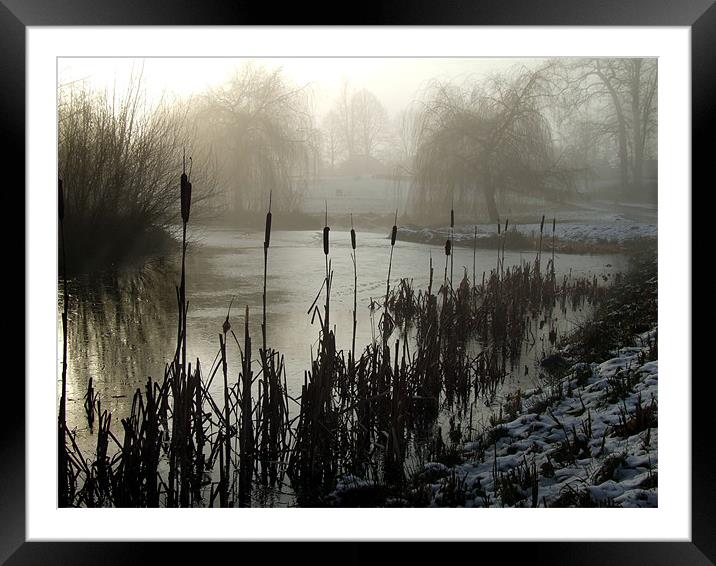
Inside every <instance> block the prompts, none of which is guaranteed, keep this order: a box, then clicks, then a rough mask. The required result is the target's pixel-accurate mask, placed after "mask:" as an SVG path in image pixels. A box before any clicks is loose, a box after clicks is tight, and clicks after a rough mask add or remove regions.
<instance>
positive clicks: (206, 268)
mask: <svg viewBox="0 0 716 566" xmlns="http://www.w3.org/2000/svg"><path fill="white" fill-rule="evenodd" d="M190 234H191V238H192V241H191V244H190V247H189V250H188V255H187V300H188V304H189V306H188V320H187V336H188V350H189V356H187V358H188V359H191V360H193V361H194V360H196V359H197V358H198V359H199V360H200V361H201V367H202V369H203V371H204V374H205V375H206V374H207V373H208V370H209V368H210V367H211V366H212V364H213V363H214V362H215V360H216V356H217V352H218V350H219V334H220V333H221V332H222V324H223V323H224V320H225V319H226V317H227V313H228V314H229V321H230V323H231V325H232V328H233V329H234V331H235V332H236V335H237V337H238V338H239V340H240V341H241V336H242V334H243V326H244V312H245V307H246V306H247V305H248V307H249V312H250V317H249V318H250V329H251V334H252V337H253V341H254V358H255V359H258V347H259V345H260V340H261V316H262V315H261V310H262V307H261V303H262V286H263V237H264V234H263V232H242V231H239V230H231V229H226V228H198V229H197V228H194V229H191V230H190ZM357 240H358V249H357V265H358V293H357V296H358V324H357V329H356V349H357V350H358V351H360V350H362V348H363V347H364V346H366V345H367V344H369V343H370V342H371V341H372V340H373V339H374V335H377V333H378V328H377V324H378V317H379V313H378V314H376V316H375V319H373V318H372V317H371V315H370V308H369V305H370V303H371V300H372V299H376V300H378V301H379V302H382V297H383V296H384V295H385V289H386V278H387V271H388V261H389V256H390V240H389V239H388V238H387V236H386V234H384V233H371V232H359V233H358V235H357ZM330 241H331V244H330V259H331V262H332V269H333V272H334V279H333V284H332V290H331V325H332V326H334V327H335V333H336V342H337V347H338V348H339V349H345V350H349V349H350V347H351V338H352V320H353V314H352V309H353V292H354V289H353V263H352V259H351V247H350V234H349V233H348V232H342V231H335V232H331V234H330ZM177 248H179V245H177ZM545 251H546V253H549V250H548V249H547V250H545ZM534 255H535V254H534V252H533V251H524V252H519V251H509V250H507V251H506V252H505V261H504V265H505V267H509V266H512V265H519V264H520V263H521V262H522V261H532V260H533V259H534ZM431 257H432V259H433V263H434V268H435V271H434V273H435V276H434V277H435V283H434V286H435V287H439V285H440V283H441V282H442V278H443V273H444V269H445V255H444V250H443V247H442V246H440V245H428V244H422V243H411V242H401V241H400V233H399V234H398V242H397V244H396V246H395V249H394V252H393V263H392V271H391V284H392V285H396V284H397V283H398V281H399V280H400V279H401V278H407V279H411V280H412V283H413V287H414V289H415V290H416V291H417V290H418V289H426V288H427V286H428V281H429V265H430V258H431ZM496 257H497V252H496V251H495V250H486V249H478V250H477V252H476V256H475V271H476V274H477V279H478V282H479V281H480V279H481V277H482V273H483V271H486V272H488V273H489V271H490V270H491V269H493V268H494V267H495V264H496ZM179 259H180V258H179V256H178V253H177V254H176V255H173V256H170V257H165V258H157V259H152V260H150V261H147V262H146V263H145V264H144V265H142V266H141V267H133V268H129V267H128V268H124V269H121V270H110V271H107V272H106V273H103V274H102V275H93V276H84V277H78V278H76V279H73V280H71V281H70V282H68V291H69V295H70V302H69V346H68V347H69V350H68V357H69V360H68V399H67V413H68V415H67V420H68V427H69V428H70V429H71V430H75V431H76V432H77V440H78V444H79V446H80V448H82V450H83V451H85V450H87V451H92V450H93V448H94V443H95V442H96V441H95V440H94V438H93V435H92V433H91V431H90V429H89V426H88V423H87V419H86V417H85V412H84V408H83V404H84V396H85V394H86V392H87V384H88V380H89V378H92V381H93V386H94V389H95V391H96V392H97V393H98V394H99V396H100V399H101V402H102V408H103V409H105V408H107V409H109V410H110V412H112V414H113V421H114V422H115V426H118V423H119V419H121V418H123V417H125V416H127V414H128V413H129V411H130V408H131V402H132V395H133V393H134V391H135V390H136V389H137V388H143V387H144V384H145V383H146V380H147V377H149V376H152V377H153V378H154V379H156V380H161V378H162V377H163V375H164V369H165V364H166V363H167V362H168V361H170V360H171V359H172V357H173V355H174V348H175V345H176V335H177V318H178V317H177V305H176V285H178V282H179V268H178V264H179ZM324 262H325V259H324V255H323V251H322V234H321V232H320V231H274V232H273V233H272V237H271V247H270V250H269V258H268V281H267V302H268V305H267V341H268V345H269V346H270V347H273V348H275V349H277V350H279V351H280V352H281V353H282V354H283V355H284V356H285V364H286V372H287V375H286V377H287V388H288V394H289V395H290V396H292V397H297V396H298V395H300V391H301V385H302V384H303V380H304V370H306V369H308V368H309V367H310V360H311V352H312V349H313V350H314V351H315V347H316V344H317V340H318V335H319V330H320V328H319V322H318V319H316V320H315V321H314V322H313V323H312V321H311V316H310V315H309V314H308V310H309V307H310V306H311V304H312V303H313V301H314V299H315V298H316V295H317V294H318V292H319V290H320V289H321V285H322V283H323V279H324V275H325V263H324ZM543 263H545V264H546V261H543ZM626 263H627V260H626V258H625V257H623V256H619V255H566V254H557V255H556V256H555V267H556V273H557V280H558V281H560V280H561V278H562V276H563V275H565V274H566V275H571V276H573V277H577V276H587V277H589V278H590V279H591V278H592V277H593V276H595V275H596V276H597V277H598V278H600V282H604V281H609V280H610V278H612V277H613V276H614V274H615V273H617V272H620V271H624V270H625V268H626ZM448 272H449V268H448ZM472 272H473V249H472V247H457V248H455V249H454V255H453V273H454V280H455V285H456V286H457V283H458V282H459V280H460V279H461V278H462V277H463V274H464V273H467V274H468V276H469V277H470V278H472ZM58 295H59V296H58V313H59V312H61V287H60V292H59V293H58ZM321 302H322V301H321ZM230 305H231V309H230V310H229V307H230ZM585 308H586V307H585ZM584 316H586V310H584V311H583V310H582V309H577V310H568V311H567V312H566V313H560V316H559V318H558V320H557V321H556V326H557V328H558V331H559V334H560V335H564V334H565V333H567V332H569V331H570V330H571V329H572V328H574V325H575V324H578V323H579V321H580V320H582V319H583V318H584ZM58 318H59V316H58ZM538 330H539V329H536V331H538ZM538 334H539V333H538ZM543 338H544V336H541V335H538V336H537V341H536V345H534V346H532V347H531V348H525V350H524V352H523V355H522V359H521V360H519V364H518V365H516V367H515V371H514V372H513V374H511V375H510V376H508V378H507V380H506V381H505V385H504V386H503V389H504V391H502V392H501V393H502V394H504V393H505V392H507V391H509V390H514V389H515V388H517V387H522V388H526V387H534V386H535V385H536V383H535V382H534V379H535V377H536V375H537V372H535V371H525V366H528V369H529V367H534V365H535V363H536V362H537V360H538V358H539V354H540V353H541V352H543V347H544V340H543ZM61 341H62V336H61V326H60V323H59V321H58V343H59V348H58V355H59V356H61V352H62V349H61V344H62V342H61ZM227 353H228V358H229V360H228V365H229V376H230V380H232V381H236V379H237V378H238V373H239V370H240V365H241V362H240V352H239V348H238V345H237V344H236V342H234V341H233V339H230V340H229V343H228V349H227ZM194 363H195V362H194ZM257 366H258V364H257ZM58 368H61V359H59V360H58ZM59 375H60V370H59V369H58V380H57V387H58V398H59V396H60V393H59V392H60V378H59ZM220 381H221V380H219V379H217V380H215V381H214V384H213V385H212V394H215V395H217V396H220V395H221V392H220V384H219V382H220ZM214 388H216V391H213V389H214ZM483 409H484V408H483ZM489 409H490V408H489V407H488V408H487V409H486V410H487V412H489ZM483 412H484V410H483ZM485 414H487V413H485ZM485 414H483V415H482V417H483V418H484V416H485Z"/></svg>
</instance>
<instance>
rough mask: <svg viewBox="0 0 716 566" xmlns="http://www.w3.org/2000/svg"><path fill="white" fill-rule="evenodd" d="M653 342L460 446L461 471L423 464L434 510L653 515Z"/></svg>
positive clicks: (547, 392)
mask: <svg viewBox="0 0 716 566" xmlns="http://www.w3.org/2000/svg"><path fill="white" fill-rule="evenodd" d="M655 341H656V331H655V330H654V331H652V332H649V333H645V334H643V335H642V336H640V337H639V338H638V340H637V343H642V344H643V345H641V346H636V347H630V348H624V349H622V350H620V351H618V352H615V354H616V355H615V357H613V358H612V359H610V360H607V361H605V362H603V363H592V364H585V363H578V364H575V365H573V366H572V367H571V368H570V370H569V372H568V373H567V375H566V376H565V377H564V378H563V379H562V380H560V381H558V382H557V383H555V384H554V385H553V386H552V387H551V388H544V389H542V390H532V391H527V392H525V393H523V394H522V395H521V399H519V403H520V405H521V410H520V411H519V414H518V415H517V416H516V418H514V419H511V420H509V422H504V423H499V424H497V425H496V426H494V427H493V428H491V429H488V430H487V431H485V433H484V434H483V435H482V438H481V439H480V440H478V441H475V442H469V443H467V444H465V445H463V446H462V450H461V451H462V456H463V458H464V459H465V462H464V463H462V464H460V465H457V466H454V467H452V468H448V467H447V466H445V465H443V464H439V463H434V462H433V463H428V464H426V465H425V467H424V470H423V472H421V474H422V476H423V477H425V478H426V479H427V478H429V480H428V481H427V483H428V485H429V486H430V505H438V506H439V505H464V506H466V507H473V506H480V507H482V506H490V507H495V506H497V507H499V506H503V505H506V506H527V507H529V506H533V505H537V506H540V507H542V506H545V505H546V506H549V507H552V506H621V507H653V506H656V505H657V474H658V450H657V446H658V424H657V399H658V396H657V385H658V361H657V360H655V359H654V360H651V359H649V358H650V357H651V353H652V352H654V351H655ZM421 474H418V478H419V477H420V475H421Z"/></svg>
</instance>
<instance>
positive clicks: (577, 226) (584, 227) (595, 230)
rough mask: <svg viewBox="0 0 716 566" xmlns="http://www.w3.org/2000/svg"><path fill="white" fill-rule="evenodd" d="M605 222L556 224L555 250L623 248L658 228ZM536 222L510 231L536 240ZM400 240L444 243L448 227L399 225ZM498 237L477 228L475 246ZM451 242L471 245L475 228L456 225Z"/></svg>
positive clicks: (492, 229) (547, 232)
mask: <svg viewBox="0 0 716 566" xmlns="http://www.w3.org/2000/svg"><path fill="white" fill-rule="evenodd" d="M609 220H610V221H608V222H567V223H559V222H557V223H556V226H555V238H556V244H557V246H558V247H564V246H565V244H583V245H599V244H616V245H623V244H625V243H627V242H629V241H632V240H637V239H644V238H647V239H652V238H656V237H657V225H656V224H651V223H642V222H633V221H629V220H626V219H625V218H623V217H621V216H619V215H613V217H612V218H610V219H609ZM545 224H546V225H545V229H544V247H545V249H548V248H549V246H550V245H551V238H552V222H551V220H549V221H547V220H546V221H545ZM539 229H540V225H539V223H535V224H514V225H510V226H509V231H510V232H516V233H518V234H519V235H520V236H523V237H524V238H527V239H536V238H538V237H539ZM400 236H401V239H404V240H408V241H413V242H425V243H436V244H441V245H442V244H443V243H444V242H445V240H446V239H448V238H449V237H450V227H449V226H445V227H442V228H419V227H415V226H401V227H400ZM496 236H497V227H496V226H493V225H484V224H482V225H478V226H477V239H478V242H477V245H478V246H482V245H485V244H486V243H488V242H489V241H494V240H495V237H496ZM453 238H454V242H455V243H456V244H458V245H460V244H463V245H467V244H470V245H472V243H473V241H474V238H475V226H471V225H460V226H455V231H454V236H453Z"/></svg>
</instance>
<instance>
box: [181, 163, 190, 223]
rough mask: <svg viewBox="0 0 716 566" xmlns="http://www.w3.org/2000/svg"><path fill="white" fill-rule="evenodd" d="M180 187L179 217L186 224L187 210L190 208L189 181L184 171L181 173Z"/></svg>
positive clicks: (187, 220)
mask: <svg viewBox="0 0 716 566" xmlns="http://www.w3.org/2000/svg"><path fill="white" fill-rule="evenodd" d="M180 187H181V191H180V192H181V195H180V197H181V198H180V200H181V219H182V221H183V222H184V223H185V224H186V223H187V222H189V210H190V208H191V183H190V182H189V178H188V177H187V176H186V173H182V174H181V179H180Z"/></svg>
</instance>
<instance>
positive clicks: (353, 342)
mask: <svg viewBox="0 0 716 566" xmlns="http://www.w3.org/2000/svg"><path fill="white" fill-rule="evenodd" d="M351 249H352V250H353V252H352V254H351V257H352V258H353V338H352V340H351V368H352V369H351V371H354V370H355V367H354V366H355V360H356V327H357V326H358V258H357V256H356V254H357V252H356V231H355V228H354V227H353V215H352V214H351Z"/></svg>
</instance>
